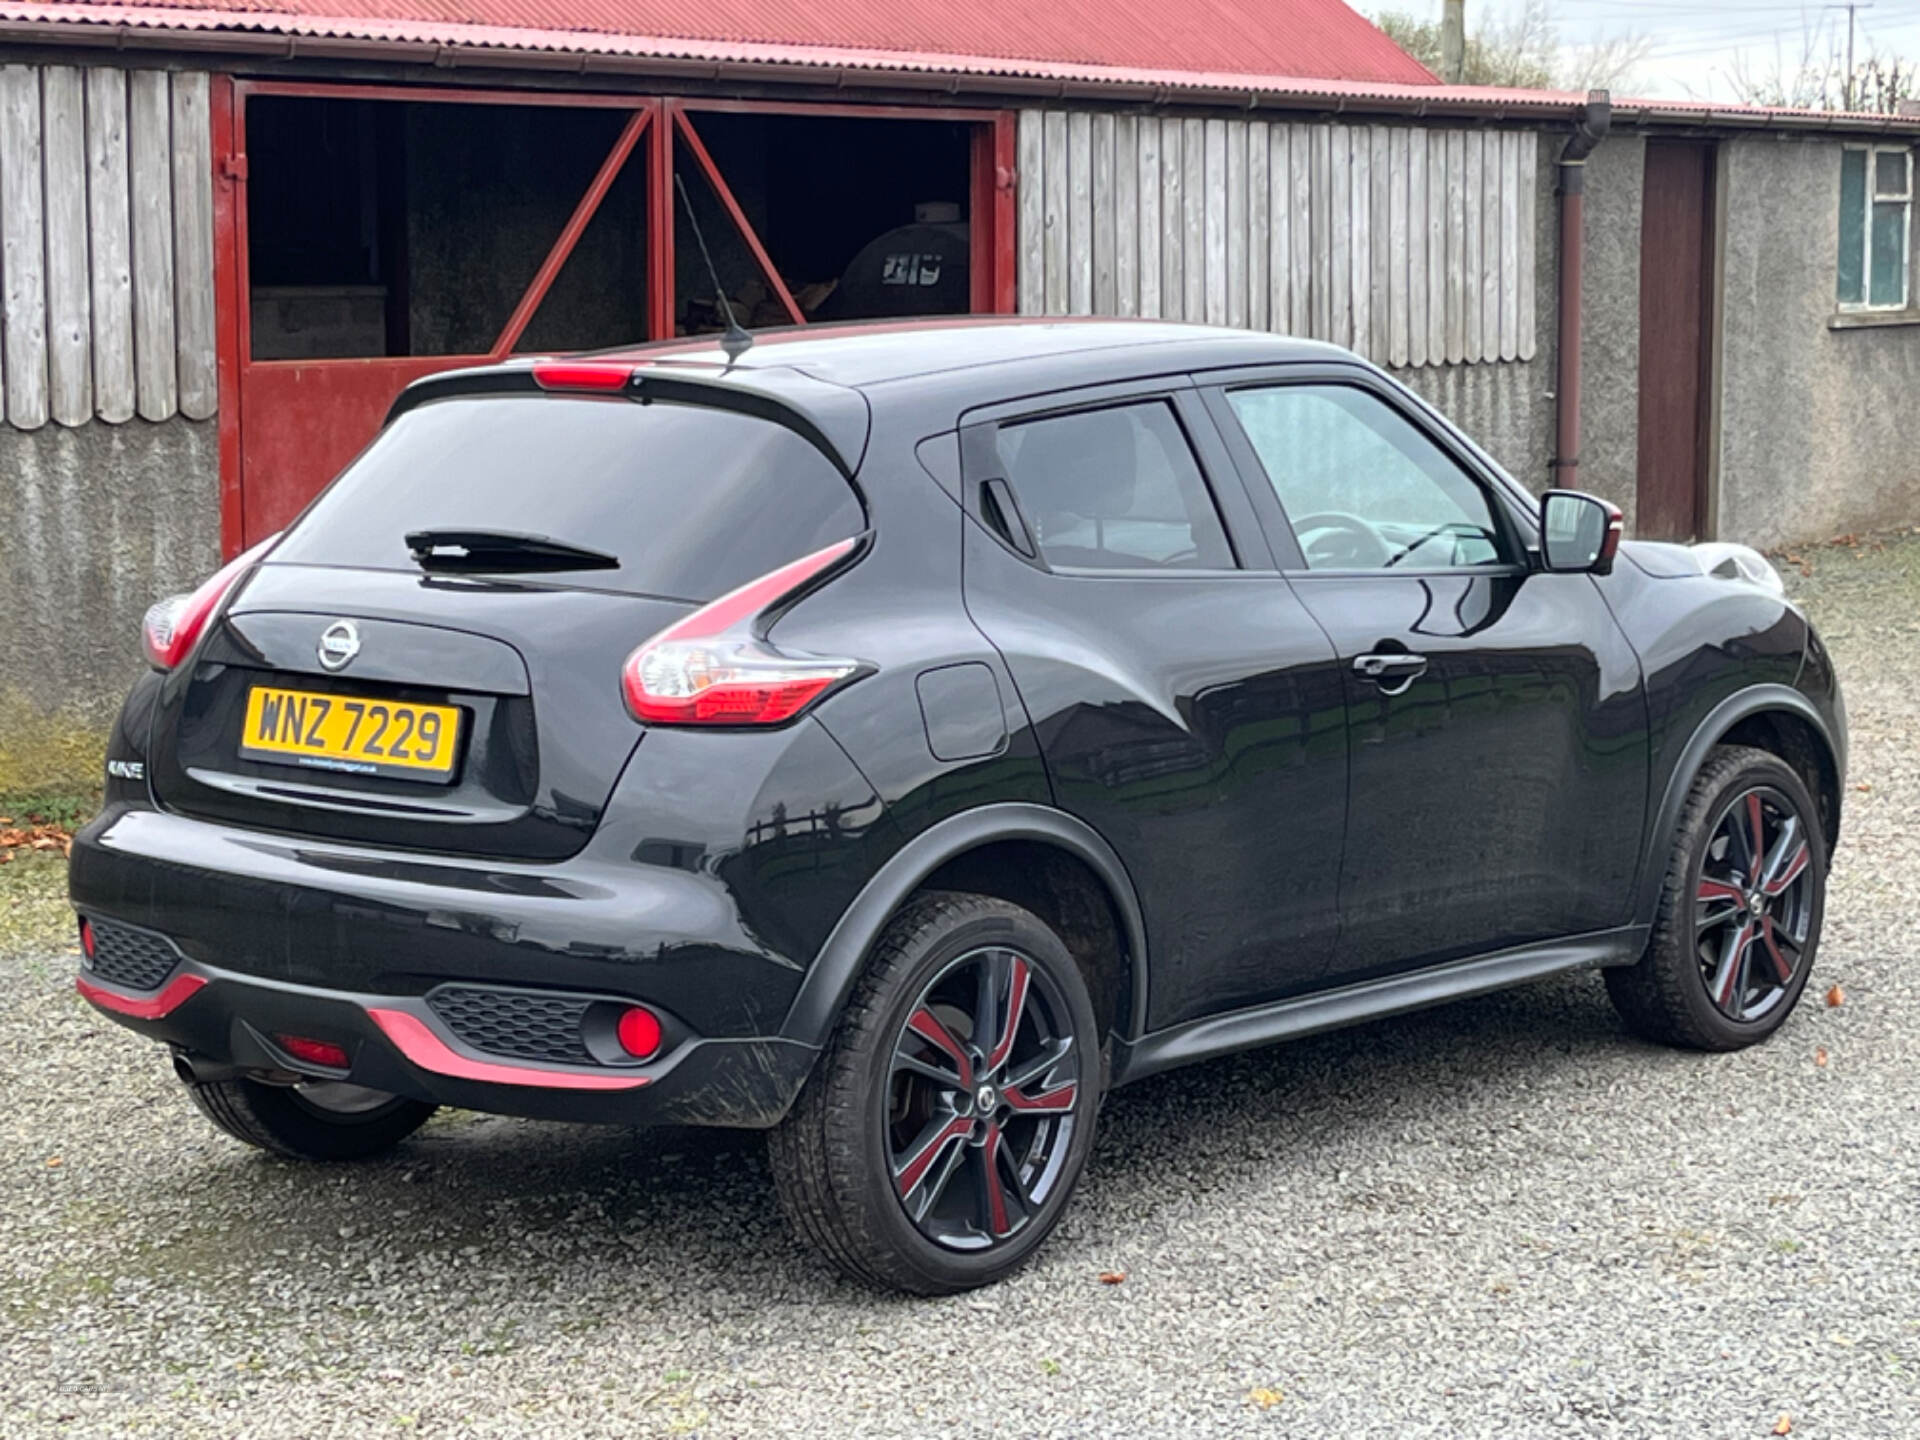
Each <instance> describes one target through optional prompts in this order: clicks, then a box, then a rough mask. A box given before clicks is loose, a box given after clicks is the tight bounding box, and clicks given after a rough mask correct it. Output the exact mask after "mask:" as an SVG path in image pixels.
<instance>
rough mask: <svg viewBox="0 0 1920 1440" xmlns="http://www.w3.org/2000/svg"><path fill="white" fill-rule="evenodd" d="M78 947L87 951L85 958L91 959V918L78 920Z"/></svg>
mask: <svg viewBox="0 0 1920 1440" xmlns="http://www.w3.org/2000/svg"><path fill="white" fill-rule="evenodd" d="M80 948H81V949H82V950H84V951H86V952H87V959H89V960H91V959H93V922H92V921H91V920H82V921H81V922H80Z"/></svg>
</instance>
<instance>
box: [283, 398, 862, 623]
mask: <svg viewBox="0 0 1920 1440" xmlns="http://www.w3.org/2000/svg"><path fill="white" fill-rule="evenodd" d="M865 528H866V521H865V517H864V515H863V513H862V511H861V508H860V503H859V500H858V498H857V497H856V496H855V495H854V492H853V489H852V487H851V486H850V485H848V483H847V481H846V479H845V478H844V477H843V476H842V475H841V474H840V472H839V471H838V470H836V469H835V468H834V467H833V466H832V465H831V464H830V463H829V462H828V460H827V458H826V457H825V456H824V455H822V454H821V453H820V452H819V451H818V450H817V449H815V448H814V447H813V446H812V445H811V444H809V443H808V442H807V441H805V440H803V439H801V438H800V436H798V435H796V434H794V433H793V432H792V431H791V430H788V429H786V428H785V427H783V426H780V425H776V424H775V423H773V422H772V421H770V420H760V419H756V418H754V417H753V416H750V415H738V414H734V413H732V412H730V411H726V410H710V409H705V408H702V407H699V406H689V405H670V404H664V403H656V404H652V405H641V404H637V403H635V402H634V401H631V400H608V399H598V398H590V399H580V398H572V397H564V398H563V397H556V396H547V395H499V396H487V397H485V398H479V399H476V398H471V397H468V398H461V399H452V400H441V401H435V402H432V403H429V404H426V405H423V406H421V407H420V408H419V409H417V410H411V411H409V412H407V413H406V414H405V415H403V416H401V417H400V418H399V419H398V420H396V421H395V422H394V423H393V424H392V425H391V426H389V427H388V428H387V429H386V430H385V431H383V432H382V433H381V434H380V436H379V438H377V439H376V440H375V441H374V442H373V444H372V445H370V446H369V447H368V448H367V449H366V451H365V452H364V453H362V454H361V456H360V458H359V459H357V460H355V461H354V462H353V464H352V465H351V466H349V467H348V468H347V470H346V471H345V473H344V474H342V475H341V476H340V478H339V479H338V480H336V481H335V482H334V483H333V485H332V486H331V487H329V488H328V489H327V490H326V492H325V493H324V494H322V495H321V497H320V499H319V500H318V501H316V502H315V504H314V506H313V508H312V509H311V510H310V511H309V512H308V513H307V515H306V516H305V518H303V519H302V520H301V521H300V523H299V524H298V525H297V526H296V527H295V528H294V530H293V532H292V534H290V535H289V536H288V537H287V538H286V540H285V541H284V542H283V543H282V544H281V546H280V547H279V549H278V550H277V551H276V552H275V554H274V557H273V558H274V559H275V560H276V561H286V562H288V563H291V564H299V565H345V566H353V567H356V568H361V569H373V570H403V571H414V572H416V573H417V572H418V569H419V567H418V566H416V565H415V564H414V562H413V557H412V556H411V555H409V554H408V552H407V544H406V539H405V536H406V535H407V533H408V532H409V531H412V530H507V531H519V532H523V533H527V534H534V535H545V536H548V537H550V538H552V539H554V540H560V541H565V542H567V543H568V544H572V545H578V546H583V547H585V548H587V549H590V550H598V551H602V552H604V553H608V554H612V555H615V556H617V557H618V558H619V561H620V563H619V566H618V568H617V569H607V570H583V571H579V572H559V573H556V574H553V575H551V576H550V577H549V578H551V579H554V580H557V581H562V582H566V581H574V580H577V583H579V584H581V585H585V586H591V587H592V588H594V589H610V590H628V591H633V592H635V593H641V594H648V595H660V596H665V597H668V598H671V599H676V600H698V601H706V600H712V599H714V598H715V597H717V596H720V595H724V594H725V593H726V592H727V591H729V590H731V589H733V588H735V587H736V586H739V585H744V584H745V583H746V582H747V581H749V580H752V579H755V578H757V577H759V576H761V575H764V574H766V573H767V572H768V571H769V570H775V569H778V568H779V567H780V566H782V565H784V564H786V563H787V562H788V561H789V560H794V559H797V558H799V557H800V556H802V555H806V554H810V553H811V552H813V551H815V550H818V549H820V548H821V547H822V546H825V545H830V544H832V543H833V542H834V541H836V540H844V539H846V538H847V537H848V536H850V535H857V534H859V533H860V532H861V531H862V530H863V529H865Z"/></svg>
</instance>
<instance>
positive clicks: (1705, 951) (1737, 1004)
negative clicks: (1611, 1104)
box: [1606, 745, 1827, 1050]
mask: <svg viewBox="0 0 1920 1440" xmlns="http://www.w3.org/2000/svg"><path fill="white" fill-rule="evenodd" d="M1819 813H1820V812H1819V810H1818V808H1817V807H1816V806H1815V804H1814V800H1813V797H1812V796H1811V795H1810V794H1809V793H1808V792H1807V787H1806V782H1805V781H1803V780H1802V779H1801V778H1800V776H1799V775H1798V774H1797V773H1796V772H1795V771H1794V770H1793V769H1792V767H1790V766H1789V765H1788V764H1787V763H1786V762H1785V761H1783V760H1781V759H1780V758H1779V757H1778V756H1777V755H1773V754H1770V753H1769V752H1767V751H1765V750H1755V749H1751V748H1749V747H1747V746H1740V745H1723V746H1720V747H1718V748H1717V749H1715V750H1714V751H1713V752H1712V753H1711V754H1710V755H1709V756H1708V757H1707V762H1706V764H1705V765H1703V766H1702V767H1701V769H1700V773H1699V775H1698V776H1696V777H1695V778H1694V782H1693V787H1692V789H1691V790H1690V791H1689V792H1688V794H1687V801H1686V804H1685V805H1684V806H1683V807H1682V809H1681V812H1680V827H1679V831H1678V833H1677V834H1676V836H1675V837H1674V845H1673V853H1672V856H1671V858H1670V859H1669V861H1668V863H1667V874H1666V880H1665V883H1664V884H1663V885H1662V887H1661V890H1660V908H1659V911H1658V914H1657V915H1656V918H1655V921H1654V926H1653V934H1652V936H1651V937H1650V938H1649V940H1648V943H1647V950H1646V954H1645V955H1644V956H1643V957H1642V958H1641V960H1640V961H1639V963H1638V964H1635V965H1628V966H1623V967H1620V968H1618V969H1613V970H1608V971H1607V972H1606V979H1607V994H1608V995H1609V996H1610V997H1611V998H1612V1000H1613V1004H1614V1008H1615V1009H1616V1010H1618V1011H1619V1012H1620V1017H1621V1019H1623V1020H1625V1021H1626V1023H1627V1028H1628V1029H1630V1030H1632V1031H1634V1032H1635V1033H1636V1034H1638V1035H1641V1036H1644V1037H1645V1038H1646V1039H1649V1040H1657V1041H1659V1042H1661V1043H1663V1044H1667V1045H1676V1046H1680V1047H1683V1048H1686V1049H1692V1050H1740V1049H1744V1048H1745V1047H1746V1046H1749V1045H1754V1044H1758V1043H1759V1042H1760V1041H1762V1040H1764V1039H1766V1038H1767V1037H1768V1036H1769V1035H1771V1034H1772V1033H1773V1032H1774V1031H1775V1030H1777V1029H1779V1028H1780V1027H1781V1026H1782V1025H1783V1024H1785V1023H1786V1019H1787V1016H1788V1015H1790V1014H1792V1013H1793V1007H1794V1006H1795V1004H1797V1003H1798V1002H1799V999H1800V995H1801V993H1802V992H1803V991H1804V990H1805V989H1806V985H1807V977H1808V975H1809V974H1810V973H1811V972H1812V969H1813V962H1814V958H1815V953H1816V952H1817V951H1818V949H1819V946H1820V925H1821V919H1822V912H1823V910H1824V908H1825V903H1826V886H1827V842H1826V835H1825V833H1824V832H1823V831H1822V830H1821V828H1820V824H1819V820H1818V816H1819ZM1749 835H1757V836H1758V837H1759V838H1758V839H1757V840H1748V839H1746V838H1745V837H1746V836H1749ZM1755 849H1758V850H1759V851H1760V852H1761V855H1760V858H1759V862H1758V863H1755V861H1754V860H1753V859H1752V857H1751V854H1750V852H1751V851H1753V850H1755ZM1802 852H1804V853H1802ZM1756 872H1757V873H1756ZM1789 872H1791V873H1790V874H1789ZM1769 892H1773V893H1769ZM1756 901H1757V902H1758V903H1757V904H1756V903H1755V902H1756Z"/></svg>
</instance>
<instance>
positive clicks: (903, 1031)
mask: <svg viewBox="0 0 1920 1440" xmlns="http://www.w3.org/2000/svg"><path fill="white" fill-rule="evenodd" d="M1097 1025H1098V1022H1097V1020H1096V1018H1095V1015H1094V1010H1093V1001H1092V999H1091V997H1090V996H1089V995H1088V993H1087V984H1086V981H1085V979H1084V978H1083V977H1082V975H1081V973H1080V968H1079V966H1078V965H1077V964H1076V963H1075V962H1074V959H1073V956H1072V955H1071V954H1069V953H1068V951H1067V948H1066V946H1065V945H1064V944H1062V943H1061V941H1060V939H1059V937H1058V936H1056V935H1055V934H1054V933H1053V931H1051V930H1050V929H1048V928H1047V926H1046V925H1044V924H1043V923H1042V922H1041V921H1040V920H1039V919H1038V918H1037V917H1035V916H1034V915H1033V914H1031V913H1030V912H1028V911H1026V910H1023V909H1021V908H1020V907H1019V906H1017V905H1012V904H1009V903H1008V902H1006V901H1004V900H997V899H992V898H989V897H987V896H981V895H960V894H947V893H934V894H928V895H924V896H921V897H919V898H918V899H916V900H914V901H912V902H911V903H910V904H909V905H908V906H907V907H906V908H905V909H904V910H902V911H901V913H900V914H899V915H897V916H895V917H894V919H893V921H892V922H891V923H890V924H889V925H888V926H887V928H886V930H885V931H884V932H883V933H882V935H881V937H880V940H879V942H878V943H877V944H876V946H875V948H874V953H873V955H872V957H871V958H870V960H869V962H868V966H867V969H866V972H865V973H864V974H863V975H862V977H861V979H860V982H859V984H858V986H857V987H856V988H855V991H854V995H853V998H852V1000H851V1001H850V1002H849V1003H848V1006H847V1010H846V1013H845V1015H844V1016H842V1018H841V1021H840V1024H839V1027H838V1028H837V1029H836V1031H835V1033H834V1037H833V1039H832V1041H831V1042H830V1043H829V1044H828V1046H827V1049H826V1051H825V1053H824V1054H823V1055H822V1056H821V1059H820V1063H819V1065H818V1067H817V1068H816V1069H815V1071H814V1074H813V1077H812V1078H811V1079H810V1080H809V1081H808V1082H807V1086H806V1088H805V1089H804V1090H803V1091H802V1092H801V1094H800V1098H799V1099H798V1100H797V1101H796V1102H795V1103H794V1108H793V1110H792V1112H791V1113H790V1114H789V1115H788V1116H787V1118H786V1120H785V1121H783V1122H782V1123H781V1125H780V1126H779V1127H778V1128H777V1129H776V1130H774V1131H773V1133H772V1134H771V1136H770V1137H769V1141H768V1153H769V1158H770V1161H771V1164H772V1168H773V1175H774V1180H775V1183H776V1184H777V1186H778V1189H779V1194H780V1199H781V1204H782V1206H783V1208H784V1209H785V1210H786V1212H787V1215H788V1217H789V1219H790V1220H791V1221H792V1223H793V1224H794V1226H795V1228H796V1229H798V1230H799V1231H800V1233H801V1234H802V1235H804V1236H805V1237H806V1238H807V1239H808V1240H809V1241H811V1242H812V1244H813V1245H814V1246H815V1247H816V1248H817V1249H818V1250H819V1251H820V1252H821V1253H822V1254H823V1255H824V1256H826V1258H827V1259H829V1260H830V1261H832V1262H833V1263H834V1264H835V1265H837V1266H838V1267H839V1268H840V1269H841V1270H843V1271H845V1272H846V1273H847V1274H848V1275H851V1276H853V1277H854V1278H855V1279H858V1280H861V1281H863V1282H865V1283H867V1284H869V1285H873V1286H876V1287H879V1288H883V1289H893V1290H903V1291H907V1292H909V1293H911V1294H916V1295H945V1294H952V1293H954V1292H956V1291H960V1290H968V1289H972V1288H974V1287H976V1286H980V1285H986V1284H990V1283H992V1282H993V1281H995V1280H998V1279H1000V1278H1001V1277H1002V1276H1004V1275H1006V1274H1007V1273H1009V1272H1010V1271H1012V1270H1013V1269H1015V1268H1016V1267H1018V1266H1019V1265H1021V1264H1023V1263H1024V1262H1025V1261H1026V1260H1027V1259H1028V1258H1029V1257H1030V1256H1031V1255H1032V1254H1033V1252H1034V1251H1035V1250H1037V1249H1038V1248H1039V1247H1040V1244H1041V1242H1042V1241H1044V1240H1045V1239H1046V1237H1047V1234H1048V1232H1050V1231H1051V1230H1052V1229H1053V1226H1054V1224H1055V1223H1056V1222H1057V1221H1058V1220H1059V1218H1060V1215H1061V1213H1062V1211H1064V1209H1065V1208H1066V1205H1067V1201H1068V1197H1069V1196H1070V1195H1071V1194H1072V1192H1073V1187H1074V1185H1075V1183H1076V1182H1077V1181H1078V1180H1079V1178H1080V1173H1081V1171H1082V1169H1084V1168H1085V1165H1086V1160H1087V1155H1088V1153H1089V1152H1090V1151H1091V1149H1092V1147H1093V1129H1094V1119H1095V1115H1096V1113H1097V1111H1098V1108H1099V1102H1100V1081H1101V1053H1100V1042H1099V1035H1098V1028H1097Z"/></svg>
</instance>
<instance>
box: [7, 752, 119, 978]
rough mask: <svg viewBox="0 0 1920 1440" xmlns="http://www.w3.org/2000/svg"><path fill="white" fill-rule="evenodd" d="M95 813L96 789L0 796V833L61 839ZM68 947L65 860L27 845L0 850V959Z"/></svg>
mask: <svg viewBox="0 0 1920 1440" xmlns="http://www.w3.org/2000/svg"><path fill="white" fill-rule="evenodd" d="M99 808H100V792H99V791H97V790H94V791H84V790H52V789H47V790H35V791H24V792H16V793H14V794H11V795H4V796H0V834H4V835H8V836H10V837H12V836H18V835H41V834H52V835H61V834H65V833H68V832H71V831H74V830H77V829H79V828H80V827H81V826H82V825H84V824H85V823H86V822H87V820H88V818H89V817H91V816H92V815H93V813H94V811H96V810H98V809H99ZM73 944H74V930H73V912H72V911H71V910H69V909H68V908H67V857H66V855H65V854H64V853H62V852H61V851H60V850H58V849H36V848H34V846H33V845H32V844H31V843H21V844H15V845H8V846H0V956H14V955H47V954H50V953H59V952H62V951H65V950H68V949H71V948H72V947H73Z"/></svg>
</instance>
